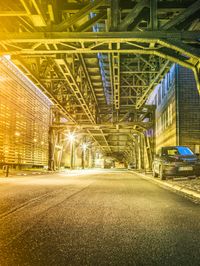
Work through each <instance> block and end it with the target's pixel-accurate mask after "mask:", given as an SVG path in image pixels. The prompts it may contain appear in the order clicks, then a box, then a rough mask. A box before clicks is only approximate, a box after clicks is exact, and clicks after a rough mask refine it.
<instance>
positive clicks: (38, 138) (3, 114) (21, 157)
mask: <svg viewBox="0 0 200 266" xmlns="http://www.w3.org/2000/svg"><path fill="white" fill-rule="evenodd" d="M50 106H51V102H50V101H49V100H48V98H47V97H46V96H45V95H44V94H43V93H42V92H41V91H40V90H39V89H38V88H37V87H36V86H35V85H34V84H33V83H32V82H31V81H30V80H29V79H28V78H27V77H25V76H24V75H23V73H22V72H21V71H20V70H19V69H18V68H17V67H16V66H15V65H14V64H13V63H12V62H11V61H10V60H7V59H6V58H4V57H0V166H1V167H2V166H3V165H5V164H8V165H12V166H13V167H15V166H20V167H26V166H29V167H30V166H44V165H47V164H48V145H49V143H48V141H49V140H48V132H49V125H50Z"/></svg>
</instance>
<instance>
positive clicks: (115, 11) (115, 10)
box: [111, 0, 119, 31]
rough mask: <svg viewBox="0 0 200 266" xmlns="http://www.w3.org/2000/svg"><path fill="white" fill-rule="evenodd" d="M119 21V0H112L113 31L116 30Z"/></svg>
mask: <svg viewBox="0 0 200 266" xmlns="http://www.w3.org/2000/svg"><path fill="white" fill-rule="evenodd" d="M118 21H119V0H111V31H115V30H116V29H117V26H118Z"/></svg>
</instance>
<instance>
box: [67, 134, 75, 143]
mask: <svg viewBox="0 0 200 266" xmlns="http://www.w3.org/2000/svg"><path fill="white" fill-rule="evenodd" d="M67 137H68V140H69V141H70V142H74V141H75V139H76V136H75V135H74V133H69V134H68V135H67Z"/></svg>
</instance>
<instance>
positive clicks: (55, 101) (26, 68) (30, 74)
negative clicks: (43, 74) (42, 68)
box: [1, 59, 77, 124]
mask: <svg viewBox="0 0 200 266" xmlns="http://www.w3.org/2000/svg"><path fill="white" fill-rule="evenodd" d="M1 60H3V59H1ZM14 62H15V63H16V65H17V66H19V67H20V68H21V69H22V72H23V73H24V74H25V75H27V76H28V77H30V78H31V80H32V81H33V82H34V84H35V85H36V86H38V87H39V88H40V89H41V91H42V92H43V93H44V94H45V95H46V96H47V97H48V98H49V99H50V100H51V101H52V102H53V103H54V104H55V106H56V107H57V108H58V109H59V110H60V112H61V113H62V114H63V115H64V116H65V117H66V118H67V119H69V120H70V121H72V122H73V124H77V122H76V120H75V119H74V117H73V116H72V115H71V114H70V113H69V112H68V111H67V110H66V108H65V107H63V106H62V104H61V103H60V102H59V100H58V99H56V97H55V96H54V95H53V94H52V93H51V92H50V91H49V90H48V89H47V88H46V87H45V86H44V84H42V82H41V81H40V80H39V78H37V77H36V76H35V75H34V74H33V73H32V71H31V70H30V69H28V67H27V66H25V64H23V63H22V62H21V61H19V60H14Z"/></svg>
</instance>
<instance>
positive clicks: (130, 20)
mask: <svg viewBox="0 0 200 266" xmlns="http://www.w3.org/2000/svg"><path fill="white" fill-rule="evenodd" d="M148 5H149V1H147V0H140V1H139V2H138V3H137V4H136V5H135V7H134V8H133V9H132V10H131V11H130V12H129V13H128V15H127V16H126V17H125V18H124V19H123V20H122V22H121V23H120V25H119V27H118V30H119V31H124V30H127V27H128V25H130V24H131V23H133V21H134V20H135V18H136V17H137V16H138V15H139V13H140V12H141V11H142V9H143V8H144V7H146V6H148Z"/></svg>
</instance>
